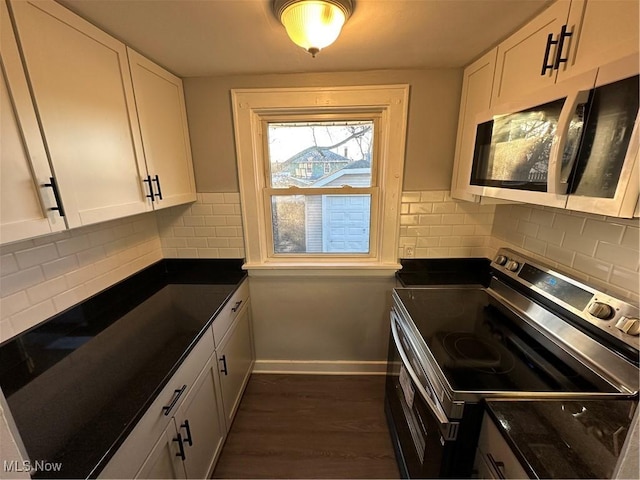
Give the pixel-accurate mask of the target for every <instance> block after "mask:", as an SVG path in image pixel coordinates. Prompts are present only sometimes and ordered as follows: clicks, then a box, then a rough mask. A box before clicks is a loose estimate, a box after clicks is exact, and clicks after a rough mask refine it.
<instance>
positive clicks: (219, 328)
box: [213, 279, 249, 347]
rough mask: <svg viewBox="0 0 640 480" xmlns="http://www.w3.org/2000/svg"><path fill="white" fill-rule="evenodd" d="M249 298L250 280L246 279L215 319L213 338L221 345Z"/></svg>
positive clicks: (217, 344)
mask: <svg viewBox="0 0 640 480" xmlns="http://www.w3.org/2000/svg"><path fill="white" fill-rule="evenodd" d="M248 300H249V282H248V281H247V280H246V279H245V280H244V281H243V282H242V284H241V285H240V286H239V287H238V289H237V290H236V292H235V293H234V294H233V296H232V297H231V298H230V299H229V301H228V302H227V303H226V304H225V306H224V307H223V308H222V310H221V311H220V313H219V314H218V316H217V317H216V318H215V320H214V321H213V338H214V340H215V344H216V347H217V346H219V345H220V344H221V343H222V341H223V339H224V336H225V335H226V334H227V332H228V331H229V327H230V326H231V324H232V323H233V321H234V320H235V319H236V317H237V316H238V314H239V313H240V310H242V307H243V306H244V305H246V303H247V301H248Z"/></svg>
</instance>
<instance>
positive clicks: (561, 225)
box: [492, 205, 640, 301]
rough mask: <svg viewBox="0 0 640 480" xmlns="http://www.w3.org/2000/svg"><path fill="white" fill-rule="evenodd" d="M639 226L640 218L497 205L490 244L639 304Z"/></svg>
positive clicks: (548, 208) (549, 208) (547, 208)
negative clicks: (510, 248)
mask: <svg viewBox="0 0 640 480" xmlns="http://www.w3.org/2000/svg"><path fill="white" fill-rule="evenodd" d="M525 222H526V223H525ZM639 224H640V221H639V220H638V219H618V218H607V217H603V216H601V215H591V214H583V213H580V212H570V211H567V210H560V209H555V208H551V207H538V206H528V207H526V209H523V207H522V206H516V205H499V206H497V207H496V210H495V220H494V222H493V231H492V234H493V239H492V245H493V246H494V247H500V246H511V247H512V248H515V249H517V250H521V251H522V252H523V253H524V254H528V255H531V256H534V257H537V258H540V259H541V260H543V261H546V262H547V263H550V264H551V265H553V266H556V267H558V268H560V269H562V270H564V271H566V272H567V273H569V274H570V275H573V276H575V277H577V278H580V279H583V280H584V281H585V282H587V283H590V284H592V285H594V286H595V287H596V288H603V289H604V290H605V291H608V292H610V293H611V294H614V295H620V296H623V297H625V298H628V299H631V300H633V301H637V300H638V297H639V295H638V288H637V287H638V276H639V274H638V271H639V270H640V252H639V251H640V245H639V238H640V237H639V235H638V233H639V227H640V225H639ZM514 225H518V229H517V230H518V232H520V234H521V235H522V237H521V238H519V237H516V235H514V233H513V232H514V229H513V226H514ZM523 225H524V227H523ZM534 225H537V233H535V232H536V227H535V226H534Z"/></svg>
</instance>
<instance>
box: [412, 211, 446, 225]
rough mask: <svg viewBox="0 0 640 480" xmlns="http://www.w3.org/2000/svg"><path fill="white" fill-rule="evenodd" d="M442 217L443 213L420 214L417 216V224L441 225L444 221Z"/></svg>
mask: <svg viewBox="0 0 640 480" xmlns="http://www.w3.org/2000/svg"><path fill="white" fill-rule="evenodd" d="M443 219H444V215H439V214H435V213H432V214H426V215H420V216H419V217H418V224H419V225H441V224H443V223H445V222H444V221H443Z"/></svg>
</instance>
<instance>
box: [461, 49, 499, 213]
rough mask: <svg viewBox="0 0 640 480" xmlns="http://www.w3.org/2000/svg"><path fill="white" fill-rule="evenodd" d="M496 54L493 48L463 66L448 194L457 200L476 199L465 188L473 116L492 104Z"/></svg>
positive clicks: (474, 123)
mask: <svg viewBox="0 0 640 480" xmlns="http://www.w3.org/2000/svg"><path fill="white" fill-rule="evenodd" d="M496 54H497V48H494V49H493V50H491V51H490V52H488V53H486V54H485V55H483V56H482V57H481V58H479V59H478V60H476V61H475V62H473V63H472V64H471V65H469V66H468V67H467V68H465V69H464V78H463V80H462V98H461V99H460V115H459V117H458V135H457V140H456V153H455V157H454V160H453V175H452V177H451V196H452V197H453V198H457V199H459V200H468V201H475V200H476V199H477V198H478V197H477V196H476V195H473V194H472V193H470V192H469V191H468V190H467V188H468V186H469V178H470V176H471V165H472V161H473V146H474V141H475V134H476V117H477V116H478V114H479V113H482V112H485V111H487V110H489V107H490V105H491V87H492V85H493V72H494V70H495V66H496Z"/></svg>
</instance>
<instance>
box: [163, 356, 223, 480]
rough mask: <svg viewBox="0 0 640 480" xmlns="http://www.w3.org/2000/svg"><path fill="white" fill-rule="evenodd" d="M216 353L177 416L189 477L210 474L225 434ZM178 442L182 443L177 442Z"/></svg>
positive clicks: (201, 476)
mask: <svg viewBox="0 0 640 480" xmlns="http://www.w3.org/2000/svg"><path fill="white" fill-rule="evenodd" d="M216 370H217V363H216V359H215V356H214V355H212V356H211V359H210V361H209V363H208V364H207V366H206V367H205V369H204V370H203V371H202V373H201V374H200V378H199V379H198V381H197V382H196V384H195V385H194V386H193V389H192V390H191V392H189V395H188V396H187V398H185V400H184V403H183V404H182V406H181V407H180V408H179V409H178V413H177V414H176V416H175V417H174V420H175V422H176V429H177V431H178V434H180V436H181V437H180V438H181V440H182V444H183V449H184V469H185V472H186V474H187V478H209V476H210V475H211V473H212V472H213V466H214V465H215V461H216V460H217V459H218V455H219V454H220V450H221V449H222V444H223V442H224V438H225V433H226V430H225V427H224V424H223V422H222V419H221V417H220V414H219V409H218V408H215V406H216V391H218V390H219V389H220V386H219V383H218V372H217V371H216ZM178 446H179V445H178Z"/></svg>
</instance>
